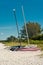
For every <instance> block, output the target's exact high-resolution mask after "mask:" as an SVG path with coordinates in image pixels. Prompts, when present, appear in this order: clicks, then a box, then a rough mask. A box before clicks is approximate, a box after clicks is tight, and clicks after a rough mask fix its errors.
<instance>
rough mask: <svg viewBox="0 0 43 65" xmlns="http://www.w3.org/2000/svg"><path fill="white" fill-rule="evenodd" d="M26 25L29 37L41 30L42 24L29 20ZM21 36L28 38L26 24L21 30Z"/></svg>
mask: <svg viewBox="0 0 43 65" xmlns="http://www.w3.org/2000/svg"><path fill="white" fill-rule="evenodd" d="M26 27H27V32H28V36H29V38H31V37H32V36H34V35H37V34H39V33H40V32H41V26H40V24H38V23H33V22H28V23H26ZM21 38H27V35H26V29H25V26H23V28H22V30H21Z"/></svg>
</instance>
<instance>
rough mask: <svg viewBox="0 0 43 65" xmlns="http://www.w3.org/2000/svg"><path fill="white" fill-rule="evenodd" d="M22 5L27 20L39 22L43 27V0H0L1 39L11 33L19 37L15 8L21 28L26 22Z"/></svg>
mask: <svg viewBox="0 0 43 65" xmlns="http://www.w3.org/2000/svg"><path fill="white" fill-rule="evenodd" d="M22 5H23V7H24V12H25V17H26V21H34V22H38V23H39V24H40V25H41V27H42V28H43V0H0V40H1V39H6V38H7V37H9V36H11V35H14V36H16V37H17V30H16V23H15V19H14V13H13V8H15V9H16V16H17V20H18V24H19V30H20V29H21V28H22V26H23V24H24V22H23V16H22V10H21V6H22Z"/></svg>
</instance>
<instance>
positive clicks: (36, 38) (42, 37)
mask: <svg viewBox="0 0 43 65" xmlns="http://www.w3.org/2000/svg"><path fill="white" fill-rule="evenodd" d="M31 39H33V40H43V34H40V35H36V36H33V37H32V38H31Z"/></svg>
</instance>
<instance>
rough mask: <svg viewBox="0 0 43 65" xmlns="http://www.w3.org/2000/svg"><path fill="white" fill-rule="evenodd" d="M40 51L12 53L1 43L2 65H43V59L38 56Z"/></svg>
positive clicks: (0, 57) (0, 64)
mask: <svg viewBox="0 0 43 65" xmlns="http://www.w3.org/2000/svg"><path fill="white" fill-rule="evenodd" d="M39 54H41V52H40V51H34V52H31V51H24V52H22V51H13V52H12V51H10V50H7V49H5V46H4V45H3V44H2V43H0V65H43V58H40V57H38V56H36V55H39Z"/></svg>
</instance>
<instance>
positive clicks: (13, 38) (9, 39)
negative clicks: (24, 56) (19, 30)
mask: <svg viewBox="0 0 43 65" xmlns="http://www.w3.org/2000/svg"><path fill="white" fill-rule="evenodd" d="M15 40H16V37H14V36H10V37H8V38H7V41H15Z"/></svg>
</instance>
